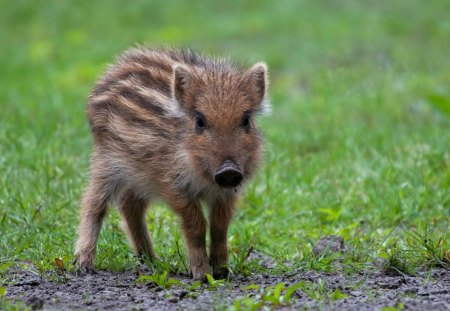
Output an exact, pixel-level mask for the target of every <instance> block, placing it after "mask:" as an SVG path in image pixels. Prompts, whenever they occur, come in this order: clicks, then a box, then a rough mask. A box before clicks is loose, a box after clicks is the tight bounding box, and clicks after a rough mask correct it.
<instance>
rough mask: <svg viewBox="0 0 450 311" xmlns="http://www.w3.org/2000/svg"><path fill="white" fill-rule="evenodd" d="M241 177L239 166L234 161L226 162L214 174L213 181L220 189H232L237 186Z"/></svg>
mask: <svg viewBox="0 0 450 311" xmlns="http://www.w3.org/2000/svg"><path fill="white" fill-rule="evenodd" d="M243 177H244V176H243V175H242V173H241V170H240V169H239V166H238V165H237V164H236V163H235V162H234V161H231V160H226V161H225V162H223V164H222V166H221V167H220V168H219V169H218V170H217V171H216V173H215V174H214V181H215V182H216V183H217V184H218V185H219V186H221V187H224V188H232V187H236V186H238V185H239V184H240V183H241V181H242V178H243Z"/></svg>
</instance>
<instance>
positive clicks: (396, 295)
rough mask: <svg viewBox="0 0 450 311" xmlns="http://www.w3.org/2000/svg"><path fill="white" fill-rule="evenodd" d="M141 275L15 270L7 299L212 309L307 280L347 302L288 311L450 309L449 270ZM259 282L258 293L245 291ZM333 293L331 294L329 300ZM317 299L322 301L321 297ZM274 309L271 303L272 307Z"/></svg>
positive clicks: (298, 300) (294, 303) (300, 295)
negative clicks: (168, 282)
mask: <svg viewBox="0 0 450 311" xmlns="http://www.w3.org/2000/svg"><path fill="white" fill-rule="evenodd" d="M137 277H138V273H137V272H136V271H128V272H123V273H112V272H107V271H98V272H97V273H96V274H93V275H84V276H76V275H69V274H68V275H67V279H66V281H63V280H61V279H59V280H56V279H55V278H54V277H53V279H54V280H53V281H52V280H51V279H52V278H48V277H46V278H43V277H41V276H40V275H39V274H38V273H37V272H36V271H33V269H32V268H23V267H22V268H20V269H18V268H15V269H10V271H9V272H8V273H7V274H6V275H4V276H3V282H2V283H3V284H6V286H7V292H6V296H5V298H4V299H6V300H8V301H9V302H14V301H23V302H25V303H26V304H27V305H28V306H30V307H31V308H33V309H44V310H72V309H86V310H96V309H103V310H107V309H109V310H130V309H137V310H146V309H154V310H187V309H195V310H212V309H213V308H214V307H215V308H219V309H220V308H226V307H227V306H229V305H231V304H232V302H233V301H234V300H236V299H239V298H240V297H245V296H246V295H249V296H250V297H253V298H255V300H256V301H260V300H261V295H262V293H264V292H267V290H268V288H270V286H274V285H276V284H279V283H281V282H283V283H284V284H286V286H289V285H292V284H295V283H298V282H300V281H302V280H303V281H305V282H306V283H307V284H313V285H314V284H321V286H319V287H318V288H317V289H316V290H315V291H316V292H317V295H318V297H320V295H321V294H322V296H323V297H331V293H333V292H335V291H336V289H339V292H340V293H342V294H345V295H346V298H341V299H338V300H333V299H331V298H318V299H313V298H312V296H313V295H311V292H309V293H308V292H304V291H302V290H301V289H298V290H296V292H295V293H294V295H293V296H292V297H293V298H292V299H291V302H290V304H289V305H284V306H283V305H279V306H278V307H280V308H284V309H313V310H316V309H321V310H379V309H380V308H382V307H396V308H402V307H403V308H404V309H405V310H450V271H448V270H445V269H435V270H432V271H430V272H428V273H423V274H418V275H417V276H389V275H385V274H383V273H381V272H379V273H373V272H371V273H361V274H357V275H353V276H345V275H340V274H327V273H318V272H314V271H303V270H297V271H291V272H289V273H287V274H284V275H270V274H262V275H254V276H250V277H243V276H235V277H234V279H233V280H232V281H231V282H229V283H225V285H223V286H219V287H217V289H215V290H212V289H211V288H210V287H209V285H207V284H204V285H202V286H200V287H199V288H197V289H193V290H192V289H189V286H190V284H192V283H193V281H192V280H189V279H188V278H186V277H182V276H171V277H173V278H176V279H178V280H179V281H181V282H182V283H183V284H182V285H174V286H173V287H171V288H170V289H163V288H160V287H157V286H156V285H155V284H153V283H152V284H147V285H145V284H141V283H138V282H136V279H137ZM251 284H257V285H259V286H260V288H259V289H256V288H255V289H246V288H245V287H246V286H248V285H251ZM327 293H328V296H327ZM316 298H317V297H316ZM268 305H269V306H270V304H268Z"/></svg>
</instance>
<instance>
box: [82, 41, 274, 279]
mask: <svg viewBox="0 0 450 311" xmlns="http://www.w3.org/2000/svg"><path fill="white" fill-rule="evenodd" d="M266 71H267V70H266V66H265V65H264V64H262V63H258V64H256V65H254V66H253V67H252V68H250V69H248V70H244V71H242V70H239V69H236V68H235V67H233V66H232V65H231V64H230V63H229V62H227V61H224V60H217V59H211V58H207V57H204V56H201V55H199V54H196V53H194V52H192V51H176V50H156V49H147V48H135V49H131V50H129V51H127V52H126V53H124V54H123V55H122V56H120V57H119V58H118V60H117V62H116V63H115V64H114V65H112V66H111V67H110V68H109V69H108V70H107V72H106V73H105V74H104V75H103V77H102V78H101V79H100V80H99V81H98V82H97V84H96V86H95V88H94V90H93V91H92V93H91V95H90V97H89V103H88V107H87V114H88V119H89V122H90V126H91V129H92V133H93V137H94V151H93V155H92V161H91V177H90V182H89V185H88V187H87V189H86V191H85V194H84V198H83V202H82V210H81V222H80V227H79V239H78V242H77V245H76V251H75V254H76V257H77V261H78V265H79V267H80V268H82V269H87V270H92V269H93V262H94V258H95V251H96V243H97V238H98V235H99V232H100V227H101V224H102V220H103V217H104V215H105V214H106V210H107V206H108V203H109V202H110V201H112V200H116V201H117V202H118V205H119V210H120V213H121V215H122V216H123V219H124V222H125V227H126V230H127V232H128V235H129V237H130V240H131V242H132V244H133V246H134V248H135V250H136V252H137V253H138V254H139V255H147V256H150V257H151V258H153V257H154V256H155V253H154V251H153V247H152V242H151V238H150V236H149V233H148V230H147V227H146V224H145V217H144V216H145V210H146V208H147V205H148V203H149V202H151V201H154V200H155V199H162V200H164V201H165V202H166V203H167V204H168V205H169V206H170V207H171V208H172V209H173V210H174V211H175V213H177V214H178V216H179V217H180V219H181V226H182V229H183V233H184V237H185V240H186V246H187V250H188V255H189V260H190V266H191V272H192V275H193V277H194V278H195V279H204V277H205V273H211V272H214V274H215V275H216V276H224V274H225V275H226V274H227V272H228V270H227V269H226V265H227V262H228V253H227V230H228V226H229V223H230V221H231V218H232V215H233V210H234V209H235V206H236V202H237V197H238V195H239V193H240V189H241V188H242V187H241V185H238V186H237V187H234V188H229V187H220V186H219V185H218V184H217V183H216V182H215V180H214V174H215V173H216V172H217V170H218V169H219V168H220V167H221V165H222V163H225V162H224V161H226V160H230V161H233V163H235V164H236V167H237V168H238V169H239V170H240V171H241V172H242V175H243V183H244V182H245V181H246V180H248V179H249V178H250V177H251V176H252V175H253V173H254V171H255V169H256V167H257V165H258V163H259V160H260V154H261V143H262V139H261V135H260V133H259V131H258V129H257V127H256V124H255V115H256V114H258V113H260V112H262V111H263V110H264V109H265V107H266V106H267V103H266V102H265V98H266V93H267V73H266ZM200 119H201V120H200ZM200 201H204V202H205V203H207V205H208V207H209V210H210V212H209V230H210V235H211V245H210V249H209V257H208V254H207V251H206V240H205V235H206V231H207V220H206V219H205V218H204V216H203V212H202V209H201V205H200Z"/></svg>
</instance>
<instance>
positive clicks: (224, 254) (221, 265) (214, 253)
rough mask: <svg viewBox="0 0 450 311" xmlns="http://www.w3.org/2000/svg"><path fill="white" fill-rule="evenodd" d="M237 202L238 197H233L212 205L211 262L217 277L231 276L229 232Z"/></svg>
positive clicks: (214, 274)
mask: <svg viewBox="0 0 450 311" xmlns="http://www.w3.org/2000/svg"><path fill="white" fill-rule="evenodd" d="M235 204H236V198H235V197H231V198H229V200H226V201H225V200H220V201H215V202H213V203H212V204H211V206H210V209H211V211H210V235H211V245H210V263H211V266H212V268H213V276H214V278H215V279H226V278H228V277H229V273H230V269H229V268H228V246H227V234H228V227H229V225H230V222H231V219H232V217H233V211H234V207H235Z"/></svg>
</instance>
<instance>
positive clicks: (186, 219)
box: [169, 199, 212, 281]
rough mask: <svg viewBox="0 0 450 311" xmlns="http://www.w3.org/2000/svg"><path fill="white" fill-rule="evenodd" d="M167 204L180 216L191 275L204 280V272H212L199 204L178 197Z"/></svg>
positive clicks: (203, 218) (204, 226) (204, 224)
mask: <svg viewBox="0 0 450 311" xmlns="http://www.w3.org/2000/svg"><path fill="white" fill-rule="evenodd" d="M169 204H170V206H171V207H172V208H173V210H174V211H175V212H176V213H177V214H178V215H179V217H180V218H181V227H182V230H183V234H184V238H185V240H186V246H187V251H188V256H189V262H190V270H191V274H192V277H193V278H194V279H195V280H201V281H205V280H206V273H209V274H212V269H211V266H210V265H209V259H208V255H207V254H206V220H205V217H204V216H203V212H202V210H201V207H200V204H199V202H191V201H186V200H179V199H178V200H174V199H171V200H169Z"/></svg>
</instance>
